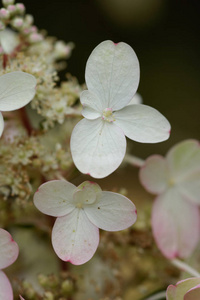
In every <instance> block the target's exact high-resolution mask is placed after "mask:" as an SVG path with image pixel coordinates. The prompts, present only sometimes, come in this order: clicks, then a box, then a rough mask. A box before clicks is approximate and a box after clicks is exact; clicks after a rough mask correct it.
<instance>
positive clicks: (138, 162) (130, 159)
mask: <svg viewBox="0 0 200 300" xmlns="http://www.w3.org/2000/svg"><path fill="white" fill-rule="evenodd" d="M124 162H127V163H129V164H131V165H133V166H135V167H139V168H141V167H142V166H144V160H143V159H141V158H139V157H136V156H133V155H130V154H126V155H125V157H124Z"/></svg>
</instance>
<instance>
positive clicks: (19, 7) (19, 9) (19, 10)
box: [16, 3, 25, 14]
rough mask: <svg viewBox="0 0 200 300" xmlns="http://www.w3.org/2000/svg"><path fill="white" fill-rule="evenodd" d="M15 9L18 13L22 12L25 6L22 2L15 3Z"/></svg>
mask: <svg viewBox="0 0 200 300" xmlns="http://www.w3.org/2000/svg"><path fill="white" fill-rule="evenodd" d="M16 10H17V12H18V13H20V14H23V13H24V12H25V6H24V4H23V3H17V4H16Z"/></svg>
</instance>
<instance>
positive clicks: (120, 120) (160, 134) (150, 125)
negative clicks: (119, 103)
mask: <svg viewBox="0 0 200 300" xmlns="http://www.w3.org/2000/svg"><path fill="white" fill-rule="evenodd" d="M114 117H115V118H116V121H115V124H116V125H117V126H119V127H120V128H121V129H122V130H123V132H124V134H125V135H126V136H127V137H128V138H129V139H131V140H134V141H136V142H140V143H158V142H162V141H165V140H167V139H168V138H169V135H170V128H171V127H170V124H169V122H168V121H167V119H166V118H165V117H164V116H163V115H162V114H161V113H159V112H158V111H157V110H156V109H154V108H152V107H150V106H147V105H143V104H138V105H128V106H126V107H124V108H123V109H121V110H119V111H116V112H115V113H114Z"/></svg>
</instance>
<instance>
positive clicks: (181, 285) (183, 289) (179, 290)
mask: <svg viewBox="0 0 200 300" xmlns="http://www.w3.org/2000/svg"><path fill="white" fill-rule="evenodd" d="M199 284H200V278H188V279H185V280H181V281H179V282H177V284H176V285H172V284H171V285H169V286H168V288H167V293H166V296H167V300H186V299H185V298H183V297H184V295H185V294H186V293H187V291H189V290H190V289H192V288H194V287H196V286H198V285H199ZM198 299H200V297H199V298H198ZM192 300H196V299H192Z"/></svg>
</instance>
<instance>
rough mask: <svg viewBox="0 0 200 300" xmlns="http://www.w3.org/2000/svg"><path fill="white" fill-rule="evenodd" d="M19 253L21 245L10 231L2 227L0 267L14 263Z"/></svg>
mask: <svg viewBox="0 0 200 300" xmlns="http://www.w3.org/2000/svg"><path fill="white" fill-rule="evenodd" d="M18 254H19V247H18V245H17V243H16V242H15V241H14V240H13V239H12V236H11V235H10V233H9V232H8V231H6V230H4V229H2V228H0V269H4V268H6V267H8V266H9V265H11V264H12V263H14V261H15V260H16V259H17V257H18Z"/></svg>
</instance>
